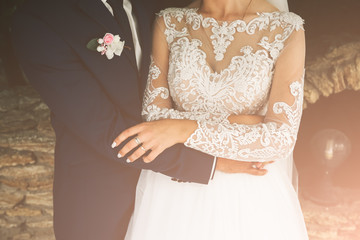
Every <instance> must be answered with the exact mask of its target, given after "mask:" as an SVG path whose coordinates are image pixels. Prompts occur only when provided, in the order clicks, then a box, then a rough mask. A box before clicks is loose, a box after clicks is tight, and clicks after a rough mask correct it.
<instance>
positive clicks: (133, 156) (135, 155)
mask: <svg viewBox="0 0 360 240" xmlns="http://www.w3.org/2000/svg"><path fill="white" fill-rule="evenodd" d="M148 150H149V148H147V147H145V146H144V145H140V146H139V148H138V149H136V150H135V152H133V153H132V154H131V155H130V156H129V157H128V160H129V162H134V161H135V160H137V159H139V158H140V157H142V156H143V155H144V154H145V153H147V151H148Z"/></svg>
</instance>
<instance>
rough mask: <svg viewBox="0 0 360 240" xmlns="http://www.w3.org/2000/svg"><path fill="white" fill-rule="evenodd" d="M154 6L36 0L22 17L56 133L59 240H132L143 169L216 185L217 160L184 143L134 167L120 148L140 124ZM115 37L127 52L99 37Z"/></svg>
mask: <svg viewBox="0 0 360 240" xmlns="http://www.w3.org/2000/svg"><path fill="white" fill-rule="evenodd" d="M152 5H154V4H153V3H151V1H149V0H131V2H129V0H108V1H106V0H32V1H30V0H28V1H26V2H25V4H24V5H23V6H22V8H20V9H19V11H18V12H17V14H16V16H15V17H14V21H13V28H12V35H13V43H14V48H15V50H16V52H17V55H18V58H19V60H20V62H21V65H22V67H23V70H24V72H25V74H26V76H27V77H28V79H29V81H30V83H31V84H32V86H33V87H34V88H36V89H37V91H38V92H39V93H40V95H41V96H42V98H43V99H44V101H45V102H46V104H47V105H48V106H49V108H50V110H51V121H52V125H53V128H54V130H55V133H56V148H55V177H54V178H55V179H54V229H55V235H56V239H58V240H92V239H93V240H115V239H123V238H124V235H125V233H126V229H127V225H128V221H129V218H130V215H131V213H132V210H133V204H134V199H135V188H136V183H137V179H138V176H139V173H140V170H141V169H151V170H153V171H156V172H161V173H163V174H166V175H168V176H171V177H173V178H176V179H181V180H183V181H190V182H198V183H204V184H206V183H207V182H208V181H209V178H210V175H211V172H212V169H213V163H214V160H213V158H212V157H210V156H208V155H205V154H202V153H200V152H196V151H194V150H190V149H187V148H185V147H183V146H182V145H176V146H174V147H172V148H170V149H167V150H166V151H165V152H163V153H162V154H161V155H160V156H159V157H158V158H157V159H156V160H155V161H153V162H152V163H149V164H146V163H144V162H143V161H141V160H138V161H135V162H134V163H126V158H117V149H112V148H111V143H112V141H113V140H114V139H115V137H116V136H117V135H118V134H119V133H120V132H122V131H123V130H125V129H126V128H128V127H130V126H133V125H135V124H137V123H139V122H141V114H140V113H141V102H142V93H143V91H144V86H145V79H146V75H147V70H148V66H149V54H150V46H151V42H150V39H151V30H150V27H151V22H152V19H151V18H152V15H153V14H150V13H149V12H151V11H149V9H152ZM106 33H111V34H112V35H108V37H109V36H110V39H109V38H106V39H104V40H105V43H106V42H107V41H106V40H111V36H116V35H119V37H120V41H124V46H123V47H122V46H121V44H118V45H117V46H118V48H117V49H116V50H117V52H116V53H117V54H118V55H119V56H118V55H115V56H113V58H111V55H112V54H111V52H106V48H105V47H106V46H105V47H104V46H103V48H101V47H100V48H98V49H97V45H100V44H99V43H97V41H96V39H99V38H103V37H104V36H105V34H106ZM94 39H95V40H94ZM89 43H90V44H89ZM100 43H102V41H100ZM118 43H119V42H118ZM94 44H95V45H94ZM97 50H99V51H100V52H98V51H97ZM107 50H108V51H110V50H111V49H109V48H108V49H107ZM102 51H105V52H102ZM101 52H102V53H104V55H102V53H101ZM108 58H111V59H108ZM130 141H132V139H131V140H130ZM179 184H180V183H179Z"/></svg>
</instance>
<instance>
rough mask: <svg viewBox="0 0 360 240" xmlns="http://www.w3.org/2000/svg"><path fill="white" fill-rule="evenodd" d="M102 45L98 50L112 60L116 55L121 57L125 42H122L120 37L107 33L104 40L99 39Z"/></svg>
mask: <svg viewBox="0 0 360 240" xmlns="http://www.w3.org/2000/svg"><path fill="white" fill-rule="evenodd" d="M98 43H99V44H100V45H99V46H98V47H97V48H96V50H97V51H98V52H101V55H104V54H105V56H106V57H107V59H109V60H110V59H112V58H113V57H114V55H117V56H120V55H121V53H122V51H123V50H124V46H125V41H121V38H120V36H119V35H115V36H114V35H112V34H111V33H106V34H105V36H104V37H103V38H99V39H98Z"/></svg>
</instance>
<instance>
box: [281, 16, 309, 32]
mask: <svg viewBox="0 0 360 240" xmlns="http://www.w3.org/2000/svg"><path fill="white" fill-rule="evenodd" d="M279 18H280V21H281V22H283V23H285V24H289V25H291V26H293V27H295V29H296V30H298V29H300V28H303V25H304V19H303V18H302V17H300V16H299V15H298V14H296V13H293V12H280V13H279Z"/></svg>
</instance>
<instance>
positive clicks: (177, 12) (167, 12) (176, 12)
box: [156, 7, 189, 17]
mask: <svg viewBox="0 0 360 240" xmlns="http://www.w3.org/2000/svg"><path fill="white" fill-rule="evenodd" d="M188 10H189V8H175V7H172V8H165V9H163V10H161V11H160V12H159V13H157V14H156V15H158V16H160V17H163V16H172V17H180V16H184V15H185V13H186V12H187V11H188Z"/></svg>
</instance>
